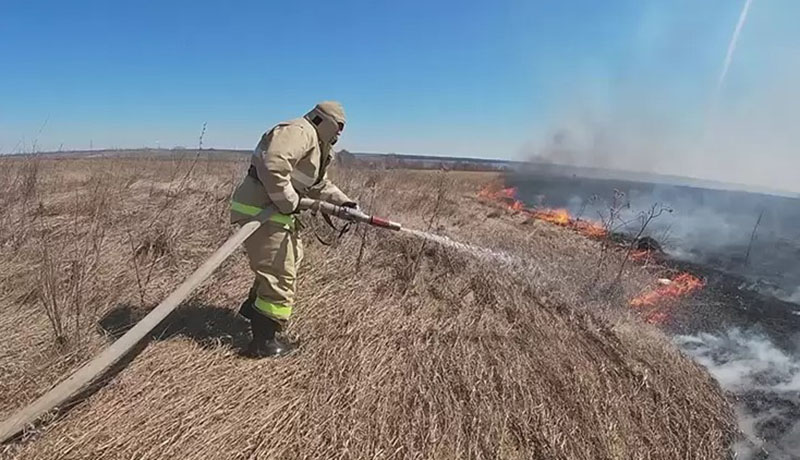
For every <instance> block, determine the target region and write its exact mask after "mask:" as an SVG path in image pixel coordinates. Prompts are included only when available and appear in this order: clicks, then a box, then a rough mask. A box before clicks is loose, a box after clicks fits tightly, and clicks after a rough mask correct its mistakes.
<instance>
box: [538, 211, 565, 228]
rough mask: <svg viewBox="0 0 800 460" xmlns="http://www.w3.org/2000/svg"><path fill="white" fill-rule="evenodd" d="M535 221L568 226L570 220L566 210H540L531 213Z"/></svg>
mask: <svg viewBox="0 0 800 460" xmlns="http://www.w3.org/2000/svg"><path fill="white" fill-rule="evenodd" d="M531 214H532V215H533V217H535V218H536V219H540V220H544V221H546V222H550V223H553V224H556V225H569V224H570V222H571V221H572V219H570V216H569V211H567V210H566V209H541V210H535V211H533V212H532V213H531Z"/></svg>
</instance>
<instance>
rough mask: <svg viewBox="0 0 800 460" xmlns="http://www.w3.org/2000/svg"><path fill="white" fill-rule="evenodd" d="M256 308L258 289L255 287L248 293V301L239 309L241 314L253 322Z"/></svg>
mask: <svg viewBox="0 0 800 460" xmlns="http://www.w3.org/2000/svg"><path fill="white" fill-rule="evenodd" d="M255 308H256V287H255V285H254V286H253V287H251V288H250V292H248V293H247V299H245V301H244V302H242V305H241V306H240V307H239V314H240V315H242V316H244V317H245V318H247V319H249V320H251V321H252V320H253V313H255Z"/></svg>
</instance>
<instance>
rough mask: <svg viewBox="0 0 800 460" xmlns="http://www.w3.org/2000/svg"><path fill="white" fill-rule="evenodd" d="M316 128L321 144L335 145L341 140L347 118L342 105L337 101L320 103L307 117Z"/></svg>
mask: <svg viewBox="0 0 800 460" xmlns="http://www.w3.org/2000/svg"><path fill="white" fill-rule="evenodd" d="M305 118H306V120H308V121H309V122H310V123H311V124H312V125H314V128H316V129H317V136H318V137H319V141H320V143H321V144H327V145H333V144H335V143H336V141H337V140H339V134H340V133H341V132H342V130H343V129H344V125H345V123H346V121H347V120H346V117H345V114H344V108H343V107H342V104H340V103H338V102H335V101H325V102H320V103H319V104H317V105H316V106H314V108H313V109H311V111H310V112H308V113H307V114H306V115H305Z"/></svg>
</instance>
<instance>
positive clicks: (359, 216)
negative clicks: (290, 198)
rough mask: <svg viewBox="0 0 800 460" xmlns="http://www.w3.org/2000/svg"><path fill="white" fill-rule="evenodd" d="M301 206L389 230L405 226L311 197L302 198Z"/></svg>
mask: <svg viewBox="0 0 800 460" xmlns="http://www.w3.org/2000/svg"><path fill="white" fill-rule="evenodd" d="M299 208H300V209H310V210H312V211H314V212H317V211H320V212H323V213H325V214H328V215H329V216H336V217H338V218H340V219H343V220H348V221H350V222H363V223H365V224H369V225H374V226H375V227H381V228H388V229H389V230H400V229H402V228H403V226H402V225H400V224H399V223H397V222H392V221H391V220H387V219H383V218H381V217H376V216H370V215H369V214H364V213H363V212H361V211H359V210H357V209H353V208H345V207H344V206H337V205H335V204H332V203H328V202H325V201H320V200H312V199H310V198H302V199H301V200H300V205H299Z"/></svg>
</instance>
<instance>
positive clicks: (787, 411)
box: [675, 329, 800, 459]
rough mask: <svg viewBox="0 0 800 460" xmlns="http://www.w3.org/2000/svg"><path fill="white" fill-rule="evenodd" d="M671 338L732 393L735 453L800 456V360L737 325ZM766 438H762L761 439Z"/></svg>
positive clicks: (760, 336)
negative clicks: (737, 438) (736, 432)
mask: <svg viewBox="0 0 800 460" xmlns="http://www.w3.org/2000/svg"><path fill="white" fill-rule="evenodd" d="M675 342H676V343H677V344H678V346H680V347H681V348H682V349H683V350H684V351H685V352H686V353H687V354H689V355H691V356H692V357H693V358H694V359H695V360H696V361H697V362H699V363H700V364H702V365H703V366H705V367H706V368H707V369H708V370H709V372H710V373H711V374H712V375H713V376H714V377H715V378H716V379H717V381H718V382H719V383H720V385H721V386H722V387H723V388H724V389H725V390H727V391H729V392H731V393H733V394H734V395H735V396H736V398H737V400H738V403H737V407H736V412H737V416H738V417H739V427H740V429H741V430H742V434H743V435H744V436H743V437H744V439H743V440H741V441H740V442H739V443H737V445H736V446H735V447H736V451H737V454H738V455H739V458H743V459H751V458H767V457H765V456H764V455H768V458H770V459H793V458H797V457H798V455H800V360H798V358H797V356H796V355H792V354H788V353H787V352H785V351H783V350H780V349H778V348H777V347H776V346H775V345H774V344H773V343H772V342H770V341H769V339H767V338H766V337H764V336H762V335H760V334H758V333H753V332H746V331H742V330H740V329H731V330H729V331H727V332H725V333H722V334H699V335H696V336H677V337H676V338H675ZM765 437H766V438H768V439H769V441H765V440H764V438H765Z"/></svg>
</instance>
